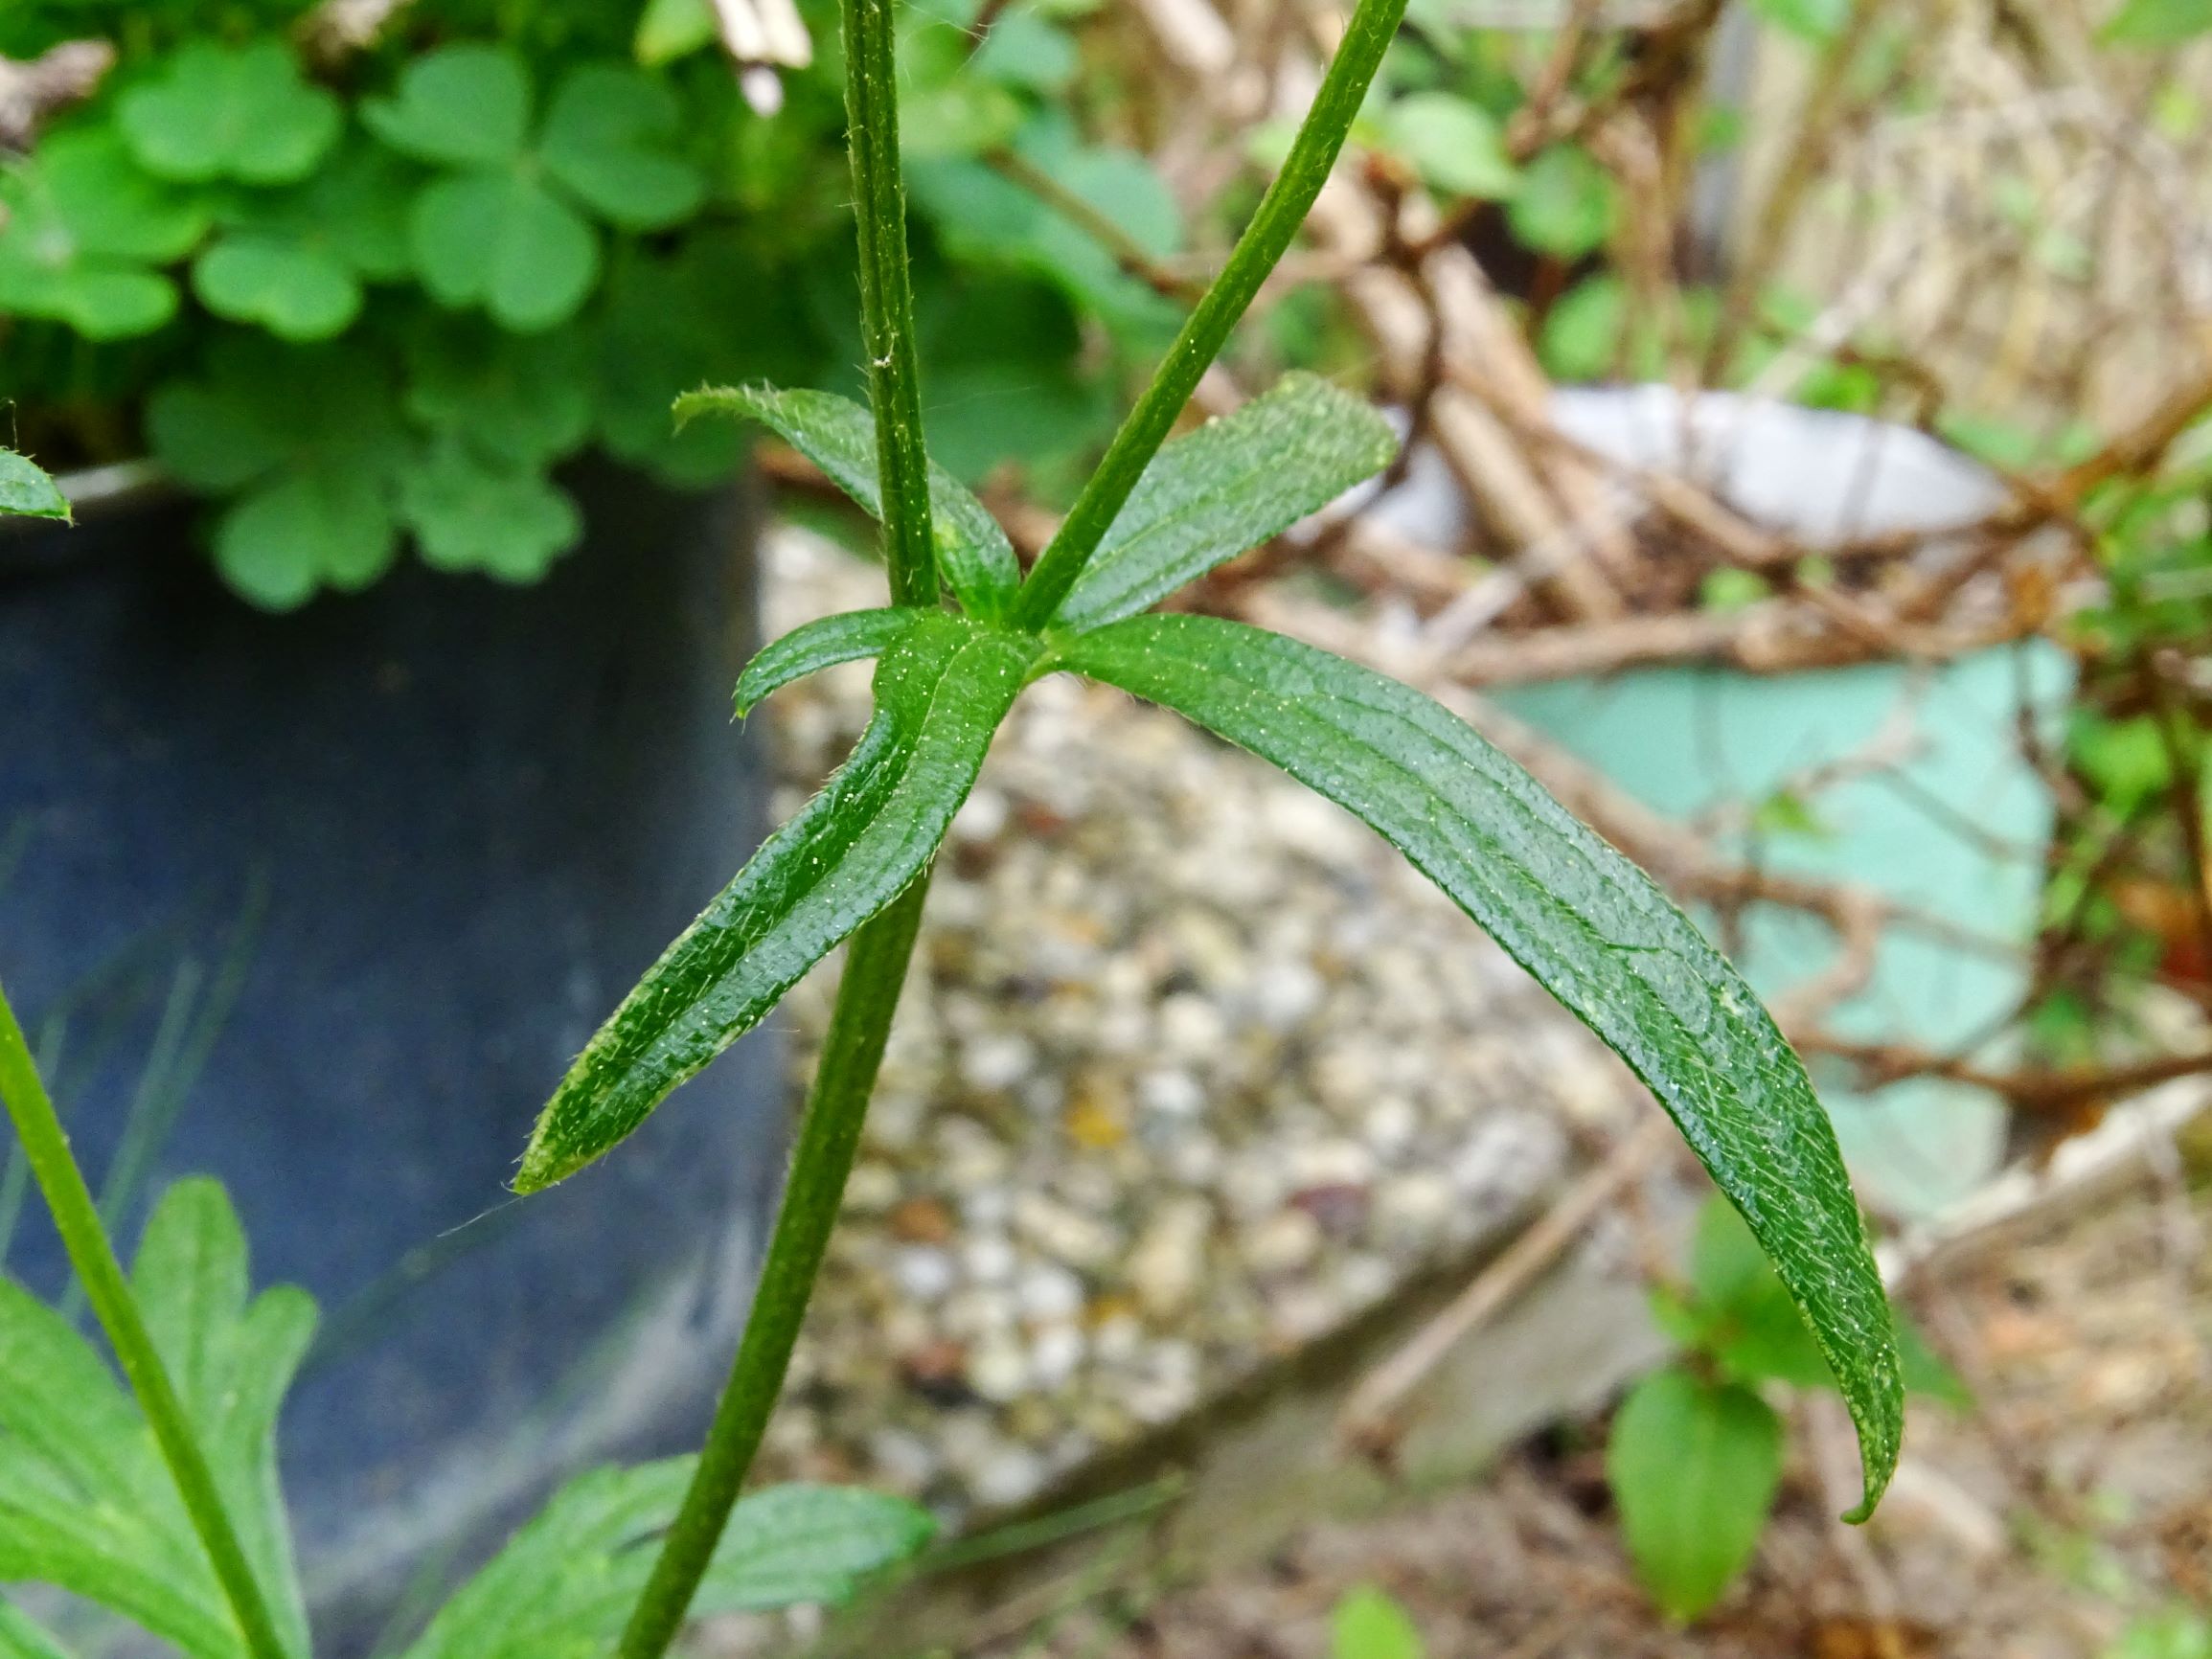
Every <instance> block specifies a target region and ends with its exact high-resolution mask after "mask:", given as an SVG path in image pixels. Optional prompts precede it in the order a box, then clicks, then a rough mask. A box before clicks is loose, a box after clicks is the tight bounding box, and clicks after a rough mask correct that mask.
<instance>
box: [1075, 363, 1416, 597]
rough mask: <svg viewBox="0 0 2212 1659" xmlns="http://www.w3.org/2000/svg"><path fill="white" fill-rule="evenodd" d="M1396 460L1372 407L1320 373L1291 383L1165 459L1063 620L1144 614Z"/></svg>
mask: <svg viewBox="0 0 2212 1659" xmlns="http://www.w3.org/2000/svg"><path fill="white" fill-rule="evenodd" d="M1397 453H1398V435H1397V434H1396V433H1395V432H1393V431H1392V430H1391V428H1390V423H1389V422H1388V421H1387V420H1383V419H1382V417H1381V416H1380V415H1379V414H1377V413H1376V412H1375V410H1374V409H1372V408H1370V407H1369V406H1368V405H1367V404H1366V403H1364V402H1362V401H1361V400H1360V399H1358V398H1355V397H1353V396H1351V394H1349V393H1347V392H1343V391H1340V390H1339V389H1337V388H1336V387H1334V386H1333V385H1331V384H1330V383H1329V382H1328V381H1326V380H1324V379H1322V378H1321V377H1320V376H1319V375H1305V374H1293V375H1285V376H1284V377H1283V378H1282V379H1281V380H1280V381H1278V382H1277V383H1276V384H1275V385H1274V386H1273V387H1272V388H1271V389H1270V390H1269V391H1268V392H1267V393H1266V396H1265V397H1262V398H1254V399H1253V400H1252V401H1251V402H1249V403H1247V404H1245V405H1244V406H1243V408H1242V409H1239V410H1238V411H1237V412H1236V413H1235V414H1233V415H1228V416H1224V417H1222V418H1221V419H1220V420H1212V421H1209V422H1207V423H1206V425H1204V426H1202V427H1200V428H1199V429H1198V430H1197V431H1196V432H1194V433H1192V434H1191V435H1190V436H1189V437H1187V438H1178V439H1176V440H1175V441H1174V443H1170V444H1168V445H1166V446H1165V447H1164V448H1162V449H1161V450H1160V452H1159V455H1158V457H1157V458H1156V459H1155V460H1154V461H1153V462H1152V466H1149V467H1147V468H1146V469H1145V475H1144V477H1143V479H1142V480H1140V481H1139V483H1138V485H1137V487H1136V489H1135V490H1134V491H1133V492H1131V494H1130V496H1129V505H1128V506H1127V507H1125V508H1123V509H1122V511H1121V512H1120V514H1119V515H1118V516H1116V518H1115V519H1114V521H1113V525H1112V527H1111V528H1110V529H1109V530H1108V531H1107V532H1106V539H1105V540H1104V541H1102V542H1101V543H1100V544H1099V550H1098V552H1097V553H1096V554H1095V555H1094V556H1093V557H1092V558H1091V561H1090V562H1089V563H1088V564H1087V565H1085V566H1084V567H1083V574H1082V576H1080V577H1079V578H1078V579H1077V580H1076V584H1075V586H1074V587H1073V588H1072V589H1070V590H1069V592H1068V596H1067V598H1066V599H1064V600H1062V601H1061V602H1060V610H1059V612H1058V614H1057V615H1056V616H1055V617H1054V621H1055V622H1057V623H1058V624H1060V625H1062V626H1064V627H1071V628H1078V629H1083V628H1094V627H1098V626H1100V625H1104V624H1106V623H1110V622H1114V621H1117V620H1118V619H1120V618H1122V617H1126V616H1134V615H1135V614H1136V613H1137V612H1139V611H1141V610H1144V609H1146V608H1147V607H1148V606H1150V605H1152V604H1154V603H1156V602H1158V601H1160V600H1163V599H1165V598H1166V597H1167V596H1168V595H1169V594H1171V593H1174V591H1175V589H1177V588H1179V587H1181V586H1182V585H1183V584H1184V583H1186V582H1189V581H1193V580H1197V578H1199V577H1201V576H1203V575H1205V573H1206V572H1207V571H1209V570H1212V569H1213V568H1214V567H1215V566H1216V565H1219V564H1221V563H1224V562H1226V561H1227V560H1229V559H1232V558H1235V557H1237V556H1238V555H1239V554H1241V553H1247V552H1249V551H1250V550H1251V549H1253V548H1255V547H1257V546H1259V545H1260V544H1261V543H1262V542H1264V541H1266V540H1267V538H1268V537H1270V536H1273V535H1278V534H1281V533H1282V532H1284V531H1286V530H1288V529H1289V527H1290V526H1291V525H1293V524H1295V523H1297V522H1298V521H1299V520H1300V519H1301V518H1304V517H1305V516H1307V514H1309V513H1311V512H1316V511H1320V510H1321V509H1322V508H1324V507H1326V506H1328V505H1329V503H1330V502H1332V501H1334V500H1335V499H1336V498H1337V497H1338V496H1339V495H1341V494H1343V493H1344V491H1346V490H1347V489H1351V488H1352V487H1353V486H1354V485H1356V484H1359V483H1362V482H1364V481H1365V480H1367V479H1369V478H1372V477H1374V476H1375V474H1376V473H1378V472H1380V471H1381V470H1382V468H1384V467H1385V466H1389V465H1390V459H1391V457H1392V456H1394V455H1395V454H1397Z"/></svg>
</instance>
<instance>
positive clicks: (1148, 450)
mask: <svg viewBox="0 0 2212 1659" xmlns="http://www.w3.org/2000/svg"><path fill="white" fill-rule="evenodd" d="M1404 15H1405V0H1359V8H1358V10H1357V11H1355V12H1353V14H1352V21H1351V22H1350V23H1349V24H1348V25H1347V26H1346V27H1345V30H1344V39H1343V41H1342V43H1341V44H1340V45H1339V46H1338V47H1337V49H1336V57H1335V59H1334V61H1333V62H1332V63H1331V64H1330V65H1329V73H1328V74H1327V75H1326V76H1324V77H1323V78H1322V81H1321V90H1320V91H1319V92H1317V93H1316V94H1315V95H1314V98H1313V107H1312V108H1311V109H1309V110H1308V111H1307V112H1306V120H1305V123H1304V125H1301V126H1300V127H1299V128H1298V137H1297V139H1296V141H1295V142H1294V143H1293V144H1292V145H1291V146H1290V156H1289V159H1288V161H1286V162H1285V163H1284V164H1283V170H1282V171H1281V172H1280V173H1278V174H1276V175H1275V182H1274V183H1273V184H1272V185H1271V186H1269V187H1268V190H1267V193H1266V197H1265V198H1264V199H1263V200H1262V201H1261V203H1260V211H1259V212H1258V213H1256V214H1254V215H1253V216H1252V222H1251V223H1250V224H1248V225H1246V226H1245V227H1244V234H1243V236H1242V237H1240V238H1238V239H1237V245H1236V247H1235V249H1234V250H1232V251H1231V253H1230V255H1229V262H1228V263H1227V264H1226V265H1224V266H1223V267H1222V268H1221V274H1220V276H1219V277H1216V278H1215V279H1214V285H1213V286H1212V287H1210V288H1208V289H1207V290H1206V297H1205V298H1204V299H1202V300H1200V301H1199V302H1198V304H1197V309H1195V310H1193V311H1192V312H1191V315H1190V320H1189V321H1187V322H1186V323H1184V325H1183V328H1182V331H1181V332H1180V333H1179V334H1177V335H1176V336H1175V343H1174V345H1173V346H1171V347H1169V348H1168V355H1167V359H1166V361H1164V362H1163V363H1161V365H1160V366H1159V369H1158V371H1157V372H1156V373H1155V374H1154V375H1153V376H1152V384H1151V385H1150V386H1148V387H1147V388H1146V389H1145V395H1144V397H1143V398H1140V399H1139V400H1138V402H1137V406H1136V407H1135V408H1134V409H1132V410H1131V411H1130V412H1129V419H1128V420H1125V421H1123V422H1122V428H1121V430H1120V431H1119V432H1117V433H1115V434H1114V441H1113V443H1112V444H1111V445H1110V446H1109V447H1108V448H1107V450H1106V459H1105V460H1104V461H1102V462H1100V463H1099V468H1098V470H1097V471H1096V472H1095V473H1093V474H1092V475H1091V479H1090V482H1089V483H1088V484H1086V485H1084V486H1083V493H1082V494H1081V495H1080V496H1078V497H1077V498H1076V503H1075V506H1074V507H1073V508H1072V509H1071V510H1070V511H1069V512H1068V515H1067V517H1066V519H1065V520H1064V521H1063V522H1062V523H1061V525H1060V534H1057V535H1055V536H1054V537H1053V538H1052V544H1051V545H1050V546H1049V547H1047V548H1046V549H1045V550H1044V554H1043V556H1042V557H1040V558H1039V559H1038V562H1037V568H1036V569H1035V570H1033V571H1031V572H1030V573H1029V580H1028V581H1027V582H1025V583H1023V585H1022V590H1021V604H1020V608H1019V610H1018V612H1017V613H1016V614H1017V620H1018V621H1019V622H1020V623H1021V624H1022V625H1024V626H1026V627H1033V628H1036V627H1042V626H1043V625H1045V624H1046V623H1047V622H1049V621H1050V620H1051V619H1052V614H1053V612H1054V611H1056V610H1058V609H1059V608H1060V601H1061V600H1062V599H1064V598H1065V597H1066V596H1067V591H1068V589H1069V588H1071V587H1073V586H1074V585H1075V580H1076V578H1077V577H1078V576H1080V575H1082V574H1083V566H1084V564H1086V563H1087V562H1088V561H1089V559H1090V556H1091V555H1092V554H1093V553H1094V552H1096V551H1097V549H1098V545H1099V542H1100V541H1101V540H1102V539H1104V537H1105V535H1106V531H1107V529H1108V528H1109V527H1110V526H1111V525H1112V524H1113V521H1114V517H1115V515H1116V514H1117V513H1119V512H1120V511H1121V510H1122V505H1123V504H1124V503H1125V502H1127V501H1128V500H1129V492H1130V491H1131V490H1133V489H1136V487H1137V480H1138V479H1139V478H1141V477H1142V476H1143V475H1144V470H1145V468H1146V466H1149V465H1150V464H1151V462H1152V457H1153V456H1154V455H1155V454H1157V453H1158V451H1159V447H1160V445H1161V444H1162V443H1166V442H1167V437H1168V434H1169V433H1170V432H1171V431H1172V430H1174V424H1175V420H1176V419H1177V418H1178V417H1179V416H1180V415H1181V414H1182V412H1183V406H1184V405H1185V404H1186V403H1188V402H1189V401H1190V400H1191V394H1192V393H1193V392H1195V391H1197V385H1198V379H1199V376H1200V375H1204V374H1205V372H1206V370H1207V368H1208V366H1209V365H1211V364H1212V362H1213V360H1214V359H1215V357H1216V356H1218V355H1220V350H1221V348H1222V347H1223V346H1224V345H1226V344H1227V343H1228V339H1229V330H1231V329H1233V328H1235V327H1236V326H1237V319H1238V318H1240V317H1242V316H1243V314H1244V311H1245V309H1246V308H1247V307H1249V306H1250V305H1251V303H1252V301H1253V300H1254V298H1256V297H1257V296H1258V294H1259V292H1260V284H1262V283H1264V282H1265V281H1266V278H1267V273H1268V272H1269V271H1271V270H1273V269H1274V268H1275V266H1276V263H1277V262H1278V261H1280V260H1281V259H1282V258H1283V256H1284V254H1286V253H1287V252H1288V251H1289V247H1290V239H1291V238H1293V237H1295V236H1296V235H1297V234H1298V227H1299V226H1300V225H1301V224H1303V223H1305V220H1306V215H1307V212H1308V210H1310V209H1311V207H1312V205H1313V198H1314V197H1315V196H1317V195H1319V194H1320V193H1321V187H1322V186H1323V185H1324V184H1326V183H1327V182H1328V179H1329V172H1330V170H1331V169H1332V168H1334V166H1335V165H1336V155H1337V152H1338V151H1339V150H1341V149H1342V148H1344V139H1345V135H1346V134H1347V133H1349V132H1350V131H1351V130H1352V122H1353V118H1354V117H1356V116H1357V114H1358V113H1359V105H1360V102H1362V101H1363V100H1364V99H1365V98H1366V96H1367V87H1368V83H1369V82H1370V81H1372V80H1374V79H1375V72H1376V70H1377V69H1378V68H1380V66H1381V63H1382V55H1383V53H1384V52H1385V51H1387V50H1388V49H1389V46H1390V42H1391V41H1392V39H1393V38H1395V37H1396V35H1397V34H1398V23H1399V19H1400V18H1402V17H1403V16H1404Z"/></svg>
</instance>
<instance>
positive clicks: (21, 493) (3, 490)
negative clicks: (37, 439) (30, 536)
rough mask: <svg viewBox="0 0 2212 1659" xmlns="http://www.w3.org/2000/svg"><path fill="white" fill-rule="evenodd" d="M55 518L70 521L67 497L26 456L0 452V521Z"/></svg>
mask: <svg viewBox="0 0 2212 1659" xmlns="http://www.w3.org/2000/svg"><path fill="white" fill-rule="evenodd" d="M10 516H13V517H16V518H58V519H60V520H61V521H62V522H63V523H64V524H66V523H68V522H69V498H68V497H67V496H66V495H63V494H62V493H61V490H60V489H59V488H58V487H57V485H56V484H55V482H54V480H53V479H51V478H49V477H48V476H47V475H46V473H45V471H44V470H43V469H41V468H40V467H39V466H37V465H36V464H35V463H34V462H33V461H32V460H31V459H30V458H29V457H28V456H23V455H18V454H16V453H15V451H14V450H12V449H0V518H6V517H10Z"/></svg>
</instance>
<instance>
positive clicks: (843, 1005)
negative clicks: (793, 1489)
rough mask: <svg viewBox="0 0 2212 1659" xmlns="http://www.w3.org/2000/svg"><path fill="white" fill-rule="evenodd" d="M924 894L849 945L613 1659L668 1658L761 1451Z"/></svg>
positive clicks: (921, 883) (918, 892)
mask: <svg viewBox="0 0 2212 1659" xmlns="http://www.w3.org/2000/svg"><path fill="white" fill-rule="evenodd" d="M928 885H929V878H928V876H927V875H926V874H924V875H922V876H921V877H920V878H918V879H917V880H916V881H915V882H914V884H913V885H912V886H911V887H909V888H907V890H906V891H905V893H903V894H902V895H901V896H900V898H897V899H896V900H894V901H893V902H892V904H891V905H890V906H889V907H888V908H886V909H884V910H883V911H881V912H879V913H878V915H877V917H876V918H875V920H872V921H870V922H869V923H868V924H867V925H866V926H864V927H862V928H861V929H860V930H859V931H858V932H857V933H855V935H854V936H853V943H852V946H851V949H850V950H849V951H848V953H847V955H846V959H845V975H844V978H843V980H842V981H841V982H840V983H839V985H838V987H837V1005H836V1008H835V1010H834V1011H833V1012H832V1015H831V1018H830V1031H829V1035H828V1037H827V1038H826V1039H825V1041H824V1043H823V1047H822V1058H821V1061H820V1063H819V1064H818V1065H817V1066H816V1068H815V1071H814V1087H813V1092H812V1094H811V1095H810V1097H809V1099H808V1102H807V1114H806V1119H805V1121H804V1122H803V1123H802V1124H801V1125H800V1127H799V1145H798V1148H797V1149H796V1150H795V1151H794V1152H793V1154H792V1157H791V1174H790V1179H789V1181H788V1182H787V1185H786V1187H785V1189H784V1201H783V1204H782V1206H781V1207H780V1208H779V1210H778V1211H777V1214H776V1231H775V1236H774V1238H773V1239H771V1240H770V1241H769V1244H768V1258H767V1261H766V1262H765V1263H764V1265H763V1266H762V1269H761V1283H760V1287H759V1288H758V1289H757V1290H756V1291H755V1292H754V1293H753V1307H752V1311H751V1313H750V1314H749V1315H748V1316H747V1317H746V1320H745V1334H744V1338H743V1340H742V1341H741V1343H740V1344H739V1347H738V1357H737V1361H736V1363H735V1364H734V1365H733V1366H732V1367H731V1369H730V1380H729V1383H728V1386H727V1387H726V1388H725V1389H724V1390H723V1393H722V1398H721V1403H720V1405H718V1407H717V1408H716V1411H715V1420H714V1426H713V1427H712V1428H711V1429H710V1430H709V1431H708V1434H707V1443H706V1446H705V1448H704V1449H703V1450H702V1451H701V1452H700V1454H699V1463H698V1468H697V1470H696V1473H695V1474H694V1475H693V1477H692V1484H691V1489H689V1490H688V1491H686V1492H685V1493H684V1501H683V1508H682V1509H681V1510H680V1511H677V1514H676V1518H675V1522H674V1524H673V1526H671V1527H670V1528H669V1533H668V1536H667V1538H666V1539H665V1540H664V1541H663V1543H662V1545H661V1553H660V1557H659V1558H658V1559H657V1560H655V1561H654V1562H653V1569H652V1577H651V1578H650V1579H648V1580H647V1582H646V1587H645V1593H644V1595H643V1596H642V1597H640V1598H639V1601H638V1603H637V1608H636V1610H635V1611H634V1612H633V1613H632V1614H631V1615H630V1621H629V1627H628V1628H627V1630H625V1631H624V1632H623V1638H622V1647H621V1648H620V1649H619V1659H661V1655H662V1654H664V1653H666V1652H667V1651H668V1647H669V1644H670V1642H672V1641H673V1640H674V1638H675V1634H676V1631H677V1629H678V1628H679V1627H680V1626H681V1625H682V1624H683V1620H684V1615H685V1613H686V1611H687V1610H688V1609H689V1608H690V1606H691V1604H692V1598H693V1597H694V1596H695V1595H696V1594H697V1591H698V1587H699V1581H700V1580H701V1579H703V1578H705V1577H706V1573H707V1569H708V1567H709V1565H710V1564H711V1563H712V1561H713V1560H714V1556H715V1546H716V1545H717V1544H718V1542H719V1541H720V1539H721V1535H722V1529H723V1527H724V1526H725V1525H727V1524H728V1521H729V1517H730V1511H731V1509H732V1508H733V1507H734V1506H735V1505H736V1503H737V1501H738V1492H739V1489H740V1488H741V1487H742V1486H743V1485H744V1480H745V1473H746V1471H747V1470H748V1469H750V1468H751V1467H752V1464H753V1455H754V1453H756V1452H757V1451H759V1450H760V1445H761V1436H762V1434H763V1432H764V1430H765V1429H766V1428H767V1425H768V1415H769V1413H771V1412H772V1411H774V1410H775V1406H776V1397H777V1396H778V1395H779V1394H781V1393H782V1392H783V1387H784V1374H785V1372H787V1370H788V1369H789V1368H790V1364H791V1347H792V1344H793V1343H795V1342H797V1340H798V1338H799V1325H800V1322H801V1320H802V1319H804V1317H805V1316H806V1312H807V1302H808V1299H809V1298H810V1296H811V1295H812V1293H813V1289H814V1275H815V1274H816V1273H817V1272H819V1271H820V1270H821V1266H822V1253H823V1251H824V1250H825V1249H827V1248H828V1246H829V1242H830V1230H831V1229H832V1227H833V1226H835V1225H836V1221H837V1207H838V1204H839V1202H840V1201H841V1200H842V1199H843V1197H844V1193H845V1177H846V1175H847V1174H848V1173H850V1172H851V1170H852V1168H853V1155H854V1153H855V1150H856V1149H857V1148H858V1147H859V1144H860V1124H861V1120H862V1118H863V1117H864V1116H865V1115H866V1113H867V1110H868V1097H869V1095H870V1094H871V1093H872V1092H873V1091H874V1090H875V1087H876V1073H877V1070H878V1068H879V1067H880V1066H881V1065H882V1063H883V1045H884V1043H885V1042H886V1041H887V1040H888V1038H889V1036H890V1034H891V1016H892V1013H893V1012H894V1011H895V1010H896V1009H897V1008H898V1005H899V992H900V989H901V986H902V985H903V984H904V983H905V979H906V964H907V960H908V958H910V957H911V956H912V955H913V953H914V937H915V934H916V932H917V931H918V930H919V929H920V927H921V925H922V901H923V898H924V894H925V893H926V892H927V890H928Z"/></svg>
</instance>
